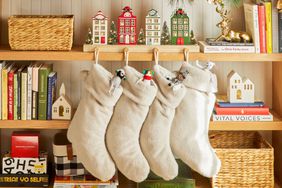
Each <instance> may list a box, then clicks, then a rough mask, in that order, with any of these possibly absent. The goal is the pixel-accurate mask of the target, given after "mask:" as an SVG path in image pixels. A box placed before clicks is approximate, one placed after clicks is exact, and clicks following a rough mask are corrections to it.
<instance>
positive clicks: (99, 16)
mask: <svg viewBox="0 0 282 188" xmlns="http://www.w3.org/2000/svg"><path fill="white" fill-rule="evenodd" d="M107 19H108V18H107V17H106V16H105V15H104V14H103V13H102V11H98V13H97V14H96V15H95V16H94V17H93V20H107Z"/></svg>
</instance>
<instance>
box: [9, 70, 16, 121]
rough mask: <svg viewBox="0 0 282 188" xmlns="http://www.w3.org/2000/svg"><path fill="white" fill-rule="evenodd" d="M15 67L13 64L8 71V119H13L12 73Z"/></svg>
mask: <svg viewBox="0 0 282 188" xmlns="http://www.w3.org/2000/svg"><path fill="white" fill-rule="evenodd" d="M16 71H17V67H16V66H14V67H13V68H12V69H11V70H10V71H9V72H8V120H14V74H15V72H16Z"/></svg>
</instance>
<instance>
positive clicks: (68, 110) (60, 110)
mask: <svg viewBox="0 0 282 188" xmlns="http://www.w3.org/2000/svg"><path fill="white" fill-rule="evenodd" d="M65 93H66V89H65V84H64V83H62V85H61V88H60V96H59V98H58V99H57V100H56V101H55V102H54V104H53V105H52V119H63V120H70V119H71V115H72V104H71V101H70V100H69V98H68V97H67V96H66V95H65Z"/></svg>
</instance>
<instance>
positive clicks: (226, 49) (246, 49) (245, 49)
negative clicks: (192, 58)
mask: <svg viewBox="0 0 282 188" xmlns="http://www.w3.org/2000/svg"><path fill="white" fill-rule="evenodd" d="M202 51H203V52H204V53H255V47H254V46H203V47H202Z"/></svg>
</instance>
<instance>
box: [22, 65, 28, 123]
mask: <svg viewBox="0 0 282 188" xmlns="http://www.w3.org/2000/svg"><path fill="white" fill-rule="evenodd" d="M21 74H22V75H21V76H22V79H21V120H26V117H27V116H26V115H27V113H26V112H27V70H26V69H25V70H24V71H23V72H22V73H21Z"/></svg>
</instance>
